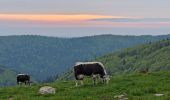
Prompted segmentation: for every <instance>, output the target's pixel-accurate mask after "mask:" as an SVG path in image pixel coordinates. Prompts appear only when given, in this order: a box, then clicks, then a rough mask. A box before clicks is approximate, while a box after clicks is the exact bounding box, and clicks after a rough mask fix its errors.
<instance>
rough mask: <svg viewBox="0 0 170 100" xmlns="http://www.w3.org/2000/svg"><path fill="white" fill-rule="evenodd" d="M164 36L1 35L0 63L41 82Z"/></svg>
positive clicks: (167, 36)
mask: <svg viewBox="0 0 170 100" xmlns="http://www.w3.org/2000/svg"><path fill="white" fill-rule="evenodd" d="M163 38H170V35H164V36H115V35H101V36H91V37H80V38H55V37H43V36H1V37H0V55H1V56H0V63H1V64H2V65H5V66H9V67H8V68H10V69H12V70H14V71H16V72H18V73H28V74H30V75H31V76H33V77H34V78H35V79H36V80H39V81H43V80H45V79H46V78H48V77H50V76H55V75H57V74H61V73H62V72H65V71H66V70H68V69H70V68H71V67H72V66H73V65H74V63H75V62H76V61H86V60H91V59H94V58H96V57H99V56H102V55H105V54H108V53H111V52H114V51H118V50H120V49H122V48H127V47H132V46H135V45H139V44H144V43H149V42H150V41H158V40H160V39H163Z"/></svg>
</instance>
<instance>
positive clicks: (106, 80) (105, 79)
mask: <svg viewBox="0 0 170 100" xmlns="http://www.w3.org/2000/svg"><path fill="white" fill-rule="evenodd" d="M103 79H104V82H105V83H106V84H108V83H109V81H110V76H109V75H105V76H104V77H103Z"/></svg>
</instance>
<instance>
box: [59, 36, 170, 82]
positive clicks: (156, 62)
mask: <svg viewBox="0 0 170 100" xmlns="http://www.w3.org/2000/svg"><path fill="white" fill-rule="evenodd" d="M96 61H99V62H102V63H103V64H104V65H105V67H106V69H107V71H108V73H109V75H119V74H128V73H134V72H144V71H147V70H148V71H149V72H155V71H166V70H170V40H169V39H163V40H160V41H158V42H150V43H147V44H143V45H139V46H134V47H130V48H127V49H124V50H121V51H117V52H114V53H110V54H107V55H105V56H102V57H99V58H97V59H96ZM73 78H74V75H73V71H72V70H70V71H66V72H65V73H64V74H63V75H61V76H60V77H59V80H65V79H69V80H70V79H73Z"/></svg>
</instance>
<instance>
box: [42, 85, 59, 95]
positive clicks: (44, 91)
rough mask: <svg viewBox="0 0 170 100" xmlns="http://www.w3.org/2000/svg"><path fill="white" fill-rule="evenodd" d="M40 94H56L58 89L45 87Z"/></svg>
mask: <svg viewBox="0 0 170 100" xmlns="http://www.w3.org/2000/svg"><path fill="white" fill-rule="evenodd" d="M39 93H40V94H55V93H56V89H55V88H53V87H50V86H43V87H41V88H40V89H39Z"/></svg>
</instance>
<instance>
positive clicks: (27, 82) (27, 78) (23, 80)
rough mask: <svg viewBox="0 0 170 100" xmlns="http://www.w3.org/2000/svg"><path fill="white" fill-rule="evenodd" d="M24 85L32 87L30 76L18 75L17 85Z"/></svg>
mask: <svg viewBox="0 0 170 100" xmlns="http://www.w3.org/2000/svg"><path fill="white" fill-rule="evenodd" d="M22 83H25V85H30V76H29V75H28V74H18V75H17V84H18V85H21V84H22Z"/></svg>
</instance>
